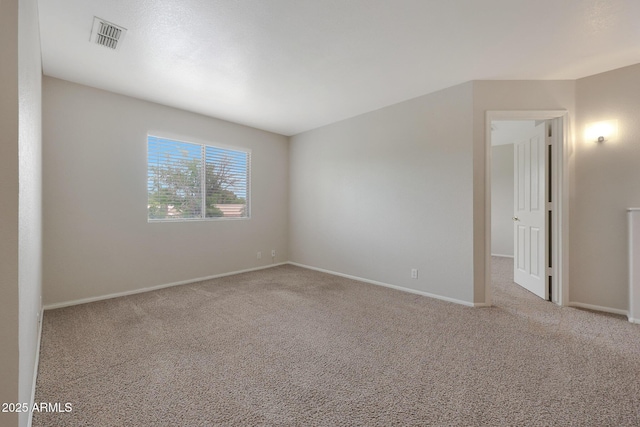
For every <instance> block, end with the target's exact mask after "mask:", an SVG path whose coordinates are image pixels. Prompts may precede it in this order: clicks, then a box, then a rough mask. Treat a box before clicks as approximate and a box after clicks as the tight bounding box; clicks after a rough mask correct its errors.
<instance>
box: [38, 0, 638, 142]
mask: <svg viewBox="0 0 640 427" xmlns="http://www.w3.org/2000/svg"><path fill="white" fill-rule="evenodd" d="M39 13H40V26H41V39H42V59H43V68H44V73H45V74H46V75H49V76H53V77H58V78H61V79H65V80H70V81H73V82H77V83H81V84H85V85H89V86H94V87H97V88H101V89H106V90H109V91H113V92H116V93H121V94H125V95H130V96H134V97H137V98H142V99H146V100H149V101H154V102H158V103H161V104H166V105H170V106H174V107H178V108H182V109H185V110H189V111H194V112H198V113H202V114H206V115H209V116H214V117H218V118H222V119H226V120H230V121H233V122H237V123H242V124H245V125H249V126H254V127H257V128H261V129H266V130H270V131H273V132H277V133H281V134H284V135H293V134H296V133H299V132H302V131H305V130H309V129H313V128H316V127H319V126H322V125H325V124H328V123H332V122H335V121H338V120H342V119H345V118H348V117H352V116H355V115H358V114H362V113H364V112H367V111H371V110H375V109H378V108H381V107H384V106H387V105H390V104H394V103H397V102H400V101H403V100H406V99H410V98H414V97H417V96H420V95H423V94H426V93H430V92H434V91H437V90H439V89H443V88H446V87H449V86H453V85H456V84H459V83H463V82H466V81H469V80H479V79H576V78H580V77H584V76H587V75H591V74H596V73H599V72H603V71H607V70H611V69H615V68H619V67H622V66H626V65H631V64H635V63H640V24H639V23H640V1H638V0H561V1H559V0H482V1H480V0H239V1H237V0H180V1H177V0H136V1H131V0H39ZM94 16H98V17H100V18H103V19H105V20H107V21H110V22H113V23H115V24H117V25H120V26H123V27H125V28H127V29H128V32H127V34H126V37H125V38H124V40H123V43H122V46H121V48H120V49H118V50H116V51H113V50H110V49H108V48H105V47H102V46H98V45H95V44H91V43H90V42H89V36H90V32H91V26H92V23H93V17H94Z"/></svg>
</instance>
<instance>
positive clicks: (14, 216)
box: [0, 0, 20, 426]
mask: <svg viewBox="0 0 640 427" xmlns="http://www.w3.org/2000/svg"><path fill="white" fill-rule="evenodd" d="M0 58H1V59H0V95H1V96H0V129H2V132H0V195H2V203H0V218H1V221H2V222H1V223H0V260H1V262H0V278H1V279H0V294H1V295H2V297H1V298H0V403H2V402H17V401H18V400H19V397H20V396H19V394H18V383H19V379H18V366H19V362H18V354H19V353H18V352H19V338H18V324H19V322H18V318H19V310H18V307H19V296H18V145H19V137H18V135H19V131H18V0H2V1H0ZM0 425H3V426H15V425H18V415H17V414H11V413H3V412H0Z"/></svg>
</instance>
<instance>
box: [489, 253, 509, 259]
mask: <svg viewBox="0 0 640 427" xmlns="http://www.w3.org/2000/svg"><path fill="white" fill-rule="evenodd" d="M491 256H497V257H500V258H512V259H513V255H503V254H491Z"/></svg>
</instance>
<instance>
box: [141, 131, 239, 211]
mask: <svg viewBox="0 0 640 427" xmlns="http://www.w3.org/2000/svg"><path fill="white" fill-rule="evenodd" d="M147 142H148V156H147V164H148V174H147V189H148V203H147V208H148V218H149V220H189V219H206V218H247V217H248V216H249V205H248V197H249V182H250V153H249V152H248V151H241V150H232V149H227V148H221V147H216V146H212V145H204V144H194V143H190V142H183V141H174V140H170V139H166V138H159V137H156V136H149V137H148V139H147Z"/></svg>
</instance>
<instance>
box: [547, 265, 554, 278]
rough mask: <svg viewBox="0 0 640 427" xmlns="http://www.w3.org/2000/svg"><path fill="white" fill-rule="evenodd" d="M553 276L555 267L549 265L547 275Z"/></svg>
mask: <svg viewBox="0 0 640 427" xmlns="http://www.w3.org/2000/svg"><path fill="white" fill-rule="evenodd" d="M549 276H551V277H553V267H547V277H549Z"/></svg>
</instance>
